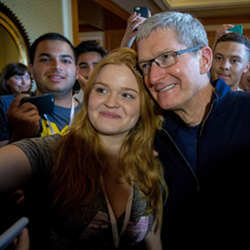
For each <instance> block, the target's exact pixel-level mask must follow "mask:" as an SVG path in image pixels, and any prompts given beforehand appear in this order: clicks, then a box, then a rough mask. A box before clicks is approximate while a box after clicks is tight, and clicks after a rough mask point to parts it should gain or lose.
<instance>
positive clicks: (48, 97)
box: [20, 93, 55, 115]
mask: <svg viewBox="0 0 250 250" xmlns="http://www.w3.org/2000/svg"><path fill="white" fill-rule="evenodd" d="M54 101H55V98H54V94H52V93H49V94H44V95H40V96H31V97H24V98H23V99H21V101H20V104H21V105H22V104H23V103H25V102H30V103H32V104H34V105H35V106H36V107H37V109H38V111H39V114H40V115H43V114H46V113H50V112H52V111H53V108H54Z"/></svg>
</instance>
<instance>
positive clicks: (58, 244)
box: [14, 135, 153, 250]
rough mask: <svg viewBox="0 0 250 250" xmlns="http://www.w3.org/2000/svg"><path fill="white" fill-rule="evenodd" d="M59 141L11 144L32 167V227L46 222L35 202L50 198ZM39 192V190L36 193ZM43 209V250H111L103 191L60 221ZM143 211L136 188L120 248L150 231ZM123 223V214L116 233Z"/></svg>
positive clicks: (42, 139)
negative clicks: (49, 190)
mask: <svg viewBox="0 0 250 250" xmlns="http://www.w3.org/2000/svg"><path fill="white" fill-rule="evenodd" d="M59 138H60V135H52V136H46V137H40V138H32V139H25V140H22V141H19V142H16V143H14V144H15V145H16V146H18V147H19V148H21V149H22V150H23V151H24V153H25V154H26V155H27V157H28V159H29V161H30V164H31V168H32V172H33V176H34V180H35V181H33V182H32V183H31V185H32V187H31V185H29V189H30V191H31V193H33V197H34V192H35V194H39V196H38V197H37V196H36V197H35V199H36V208H33V209H32V214H34V211H35V212H37V215H39V220H36V217H37V215H35V217H34V215H33V217H32V218H34V221H35V222H34V223H33V224H35V223H38V224H40V225H41V224H43V223H44V222H45V221H44V220H46V218H45V217H46V216H45V217H44V216H41V215H44V213H45V209H44V208H43V209H42V210H43V211H40V210H41V207H42V206H38V203H39V202H41V200H40V199H39V197H41V198H45V201H44V200H43V199H42V200H43V201H42V202H43V205H45V204H44V203H46V202H49V199H48V200H46V196H49V193H46V192H48V190H47V187H46V185H47V184H48V183H49V178H50V175H51V173H50V169H51V167H52V166H53V152H54V151H53V150H54V149H53V148H54V146H55V144H56V143H57V142H58V140H59ZM33 187H35V188H33ZM38 189H39V191H38V192H36V190H38ZM45 207H46V209H48V210H47V211H48V213H49V216H48V217H47V220H48V222H49V224H47V225H46V227H47V231H49V233H48V236H47V237H48V238H49V240H48V242H47V243H46V249H54V250H56V249H60V250H64V249H65V250H66V249H67V250H73V249H74V250H78V249H83V248H84V249H87V250H90V249H91V250H101V249H102V250H104V249H105V250H106V249H109V250H110V249H114V243H113V235H112V228H111V222H110V214H109V211H108V208H107V204H106V200H105V196H104V194H103V193H102V192H101V193H99V194H98V195H97V197H95V199H94V202H92V203H90V204H88V205H79V209H77V211H76V210H74V211H73V212H72V213H70V214H68V215H64V216H63V218H62V217H61V216H59V213H57V212H56V211H53V209H51V208H49V206H45ZM145 209H146V201H145V200H143V199H142V195H141V193H140V192H139V191H138V189H137V188H136V187H135V188H134V189H133V201H132V208H131V215H130V218H129V223H128V226H127V228H126V230H125V231H124V233H123V234H122V235H121V236H120V248H119V249H134V248H132V247H133V246H135V245H136V244H137V243H138V242H141V241H142V240H143V239H144V238H145V236H146V235H147V233H148V232H149V230H150V229H151V227H152V223H153V216H152V215H145ZM52 211H53V212H52ZM41 213H42V214H41ZM123 221H124V214H123V215H122V216H121V217H120V218H118V219H117V225H118V229H119V230H121V227H122V224H123ZM48 228H49V230H48ZM33 231H35V229H34V230H33ZM38 231H40V233H39V234H40V235H41V230H36V232H35V233H38ZM43 234H44V230H43ZM37 238H39V236H38V237H37ZM41 244H42V243H41V242H40V243H39V245H38V246H37V245H35V247H34V249H42V247H41V248H39V247H40V246H41ZM135 249H137V248H135Z"/></svg>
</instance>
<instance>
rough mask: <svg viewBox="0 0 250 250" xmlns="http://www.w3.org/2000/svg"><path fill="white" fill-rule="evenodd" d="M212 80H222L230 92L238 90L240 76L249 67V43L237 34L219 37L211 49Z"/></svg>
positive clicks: (245, 38)
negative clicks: (229, 88) (212, 53)
mask: <svg viewBox="0 0 250 250" xmlns="http://www.w3.org/2000/svg"><path fill="white" fill-rule="evenodd" d="M213 52H214V56H213V63H212V68H211V77H212V80H217V79H218V78H222V79H223V80H224V81H225V82H226V83H227V84H228V85H229V86H230V87H231V89H232V90H239V82H240V79H241V77H242V74H243V73H245V72H247V71H248V69H249V67H250V65H249V59H250V41H249V39H248V38H247V37H246V36H244V35H241V34H239V33H234V32H230V33H227V34H224V35H222V36H221V37H219V38H218V39H217V40H216V42H215V44H214V48H213Z"/></svg>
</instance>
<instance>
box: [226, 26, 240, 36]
mask: <svg viewBox="0 0 250 250" xmlns="http://www.w3.org/2000/svg"><path fill="white" fill-rule="evenodd" d="M228 30H229V31H231V32H235V33H239V34H241V35H242V34H243V25H242V24H238V25H234V26H233V28H230V29H228Z"/></svg>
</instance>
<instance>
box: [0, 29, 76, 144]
mask: <svg viewBox="0 0 250 250" xmlns="http://www.w3.org/2000/svg"><path fill="white" fill-rule="evenodd" d="M30 72H31V74H32V77H33V79H34V80H35V82H36V85H37V95H38V96H39V95H43V94H46V93H53V94H54V98H55V103H54V104H55V105H54V108H53V110H52V111H51V112H48V113H46V114H45V115H44V116H40V115H39V111H38V109H37V107H36V106H35V105H33V104H31V103H29V102H26V103H24V104H22V105H20V101H21V99H22V98H24V97H25V96H26V95H24V94H21V95H18V96H17V97H16V98H14V96H3V97H1V98H0V113H1V118H0V127H1V131H0V145H4V144H7V143H8V142H9V141H15V140H19V139H22V138H26V137H34V136H45V135H49V134H54V133H61V134H62V133H64V132H65V131H66V130H67V129H68V126H69V125H70V124H71V122H72V119H73V117H74V114H75V112H77V110H78V109H79V107H80V105H79V103H77V102H76V101H75V100H74V99H73V97H72V88H73V86H74V83H75V81H76V78H77V74H78V68H77V65H76V57H75V54H74V47H73V45H72V44H71V42H70V41H69V40H68V39H67V38H66V37H64V36H62V35H60V34H57V33H47V34H44V35H42V36H40V37H39V38H38V39H36V40H35V41H34V43H33V44H32V46H31V49H30Z"/></svg>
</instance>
